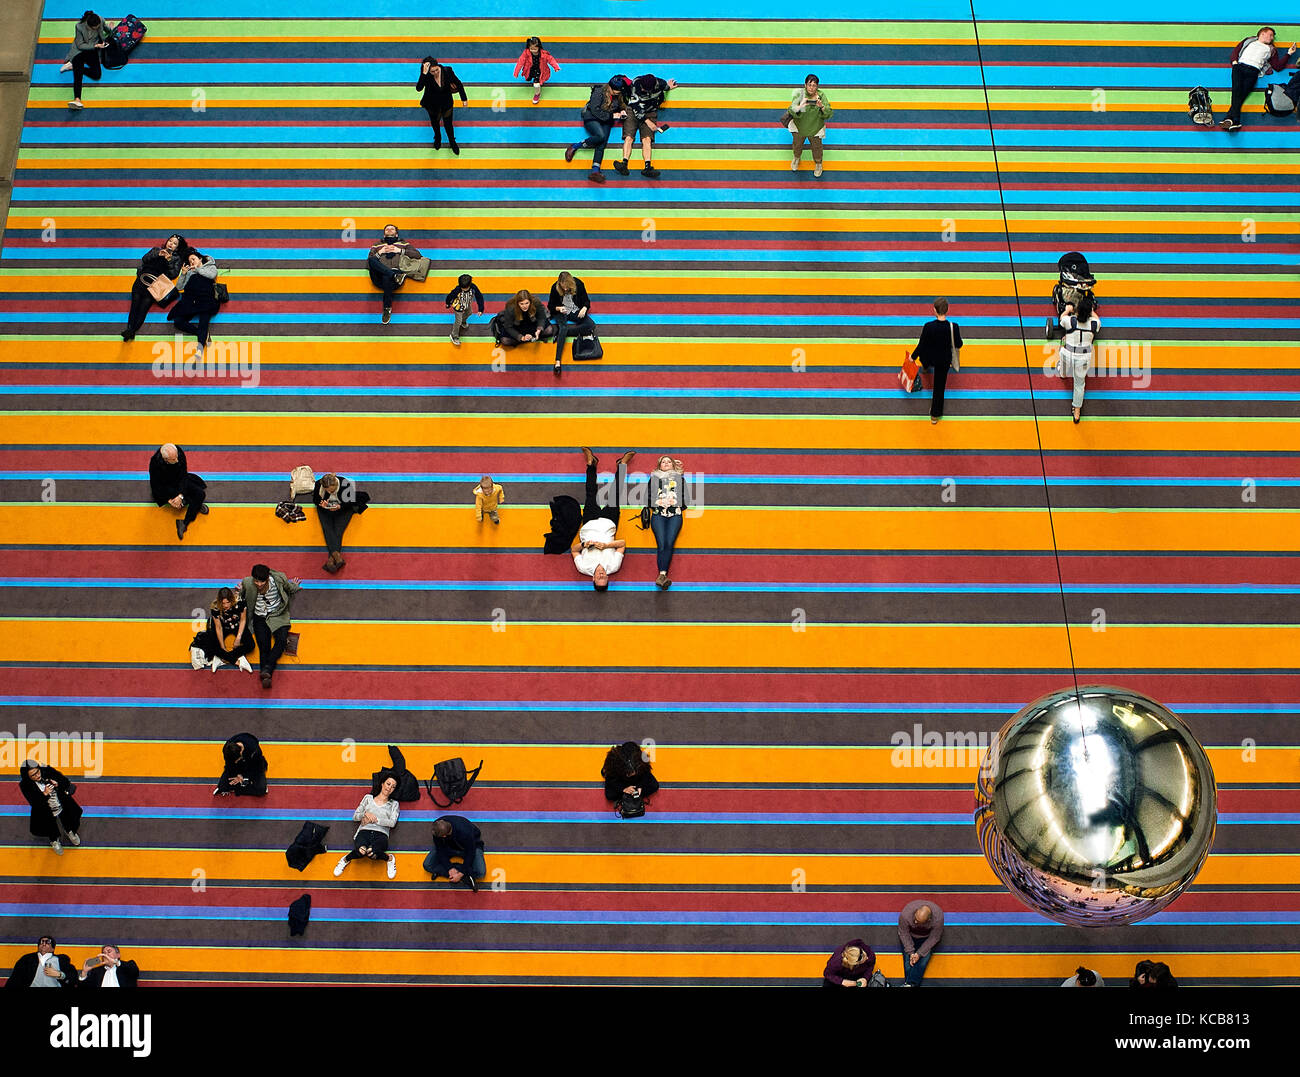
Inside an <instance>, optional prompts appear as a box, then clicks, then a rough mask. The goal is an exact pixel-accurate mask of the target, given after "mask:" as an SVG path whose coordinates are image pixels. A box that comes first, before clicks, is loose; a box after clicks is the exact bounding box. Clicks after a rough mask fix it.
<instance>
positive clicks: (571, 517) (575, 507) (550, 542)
mask: <svg viewBox="0 0 1300 1077" xmlns="http://www.w3.org/2000/svg"><path fill="white" fill-rule="evenodd" d="M581 527H582V506H581V505H579V504H578V499H577V498H576V497H570V496H569V495H568V494H561V495H560V496H559V497H556V498H553V499H552V500H551V533H550V534H549V535H547V536H546V540H545V544H544V545H543V546H542V550H543V552H545V553H568V552H569V550H570V549H571V548H572V547H573V540H574V539H576V538H577V537H578V530H579V528H581Z"/></svg>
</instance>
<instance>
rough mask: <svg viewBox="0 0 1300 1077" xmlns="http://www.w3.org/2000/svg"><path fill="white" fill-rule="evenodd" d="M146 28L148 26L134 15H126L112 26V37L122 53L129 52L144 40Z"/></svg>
mask: <svg viewBox="0 0 1300 1077" xmlns="http://www.w3.org/2000/svg"><path fill="white" fill-rule="evenodd" d="M147 29H148V27H146V26H145V24H144V23H142V22H141V21H140V20H139V19H137V18H136V17H135V16H134V15H128V16H127V17H126V18H125V19H123V20H122V21H121V22H119V23H118V24H117V25H116V26H114V27H113V35H112V39H113V41H114V42H115V43H116V44H117V47H118V48H119V49H121V50H122V52H123V53H125V54H130V52H131V50H132V49H134V48H135V47H136V46H137V45H138V44H140V42H141V41H143V40H144V34H145V30H147Z"/></svg>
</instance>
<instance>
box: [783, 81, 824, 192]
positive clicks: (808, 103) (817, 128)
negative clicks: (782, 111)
mask: <svg viewBox="0 0 1300 1077" xmlns="http://www.w3.org/2000/svg"><path fill="white" fill-rule="evenodd" d="M834 111H835V110H834V109H832V108H831V103H830V101H829V100H828V99H827V97H826V95H825V94H824V93H822V89H821V80H820V79H819V78H818V77H817V76H816V75H808V76H807V77H806V78H805V79H804V80H803V85H802V86H801V87H799V89H797V90H795V92H794V96H793V97H792V98H791V100H790V108H789V110H788V111H787V112H786V116H787V117H789V119H788V120H787V121H786V130H787V131H789V132H790V134H791V135H792V136H793V137H794V158H793V159H792V160H791V161H790V171H791V172H798V171H799V162H800V160H801V159H802V158H803V144H804V142H805V141H807V142H809V143H811V144H812V158H813V175H814V176H817V177H819V178H820V176H821V174H822V140H823V139H824V138H825V137H826V121H827V120H829V119H830V118H831V115H832V114H833V113H834Z"/></svg>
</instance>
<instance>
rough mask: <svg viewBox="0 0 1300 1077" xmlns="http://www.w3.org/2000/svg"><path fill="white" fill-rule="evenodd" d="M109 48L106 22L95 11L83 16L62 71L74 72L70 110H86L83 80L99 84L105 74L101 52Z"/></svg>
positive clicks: (74, 34) (74, 32) (61, 68)
mask: <svg viewBox="0 0 1300 1077" xmlns="http://www.w3.org/2000/svg"><path fill="white" fill-rule="evenodd" d="M106 48H108V27H107V26H105V25H104V20H103V19H101V18H100V17H99V16H98V15H96V14H95V13H94V12H93V11H87V12H86V13H85V14H84V15H82V16H81V21H80V22H78V23H77V27H76V29H75V30H74V31H73V34H72V47H71V48H70V49H68V55H67V58H66V62H65V63H64V65H63V66H62V67H60V68H59V70H60V71H71V72H72V100H71V101H69V102H68V108H85V107H86V106H85V105H83V104H82V103H81V84H82V83H81V80H82V79H83V78H88V79H90V80H91V81H92V82H98V81H99V78H100V76H101V75H102V74H103V73H104V69H103V66H102V65H101V62H100V52H101V51H102V50H103V49H106Z"/></svg>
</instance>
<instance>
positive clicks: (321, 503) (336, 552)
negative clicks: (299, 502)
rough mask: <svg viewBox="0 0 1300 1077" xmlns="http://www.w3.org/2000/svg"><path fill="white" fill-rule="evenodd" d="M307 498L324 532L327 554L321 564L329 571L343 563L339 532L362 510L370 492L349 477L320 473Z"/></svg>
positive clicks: (341, 541)
mask: <svg viewBox="0 0 1300 1077" xmlns="http://www.w3.org/2000/svg"><path fill="white" fill-rule="evenodd" d="M311 499H312V503H313V504H315V506H316V516H317V518H318V519H319V520H320V529H321V533H322V534H323V535H324V536H325V548H326V549H327V550H328V551H329V557H328V558H327V559H326V561H325V563H324V564H323V565H321V568H323V569H324V570H325V571H326V572H328V573H330V575H333V574H334V573H336V572H338V570H339V569H341V568H342V567H343V566H344V565H346V564H347V562H346V561H345V560H343V532H344V531H346V530H347V529H348V524H350V523H351V522H352V517H353V516H358V515H360V514H361V513H363V512H365V511H366V507H367V506H368V505H369V504H370V495H369V494H368V493H366V492H365V491H363V490H358V489H357V488H356V484H355V483H353V482H352V481H351V480H350V479H346V478H342V477H340V476H338V475H322V476H321V477H320V478H319V479H317V480H316V485H315V487H314V488H313V489H312V492H311Z"/></svg>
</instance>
